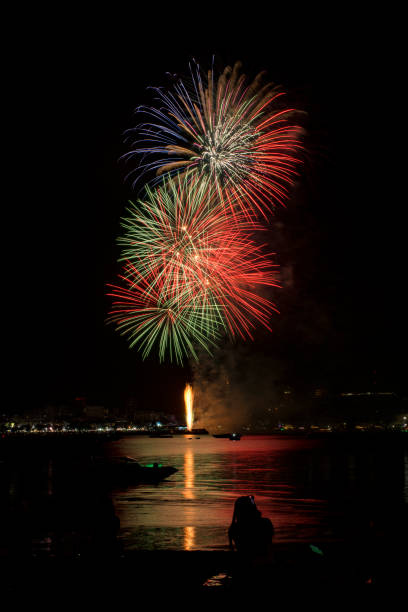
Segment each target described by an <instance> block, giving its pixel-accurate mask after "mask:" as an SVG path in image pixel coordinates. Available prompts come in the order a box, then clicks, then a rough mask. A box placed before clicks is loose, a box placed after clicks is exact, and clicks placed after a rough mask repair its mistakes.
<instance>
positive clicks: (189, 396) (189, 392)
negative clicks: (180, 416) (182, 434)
mask: <svg viewBox="0 0 408 612" xmlns="http://www.w3.org/2000/svg"><path fill="white" fill-rule="evenodd" d="M184 403H185V406H186V424H187V429H188V430H189V431H191V430H192V429H193V421H194V412H193V403H194V393H193V388H192V386H191V385H186V388H185V389H184Z"/></svg>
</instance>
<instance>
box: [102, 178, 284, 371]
mask: <svg viewBox="0 0 408 612" xmlns="http://www.w3.org/2000/svg"><path fill="white" fill-rule="evenodd" d="M128 213H129V216H128V217H127V218H126V219H124V220H123V223H122V225H123V227H124V230H125V232H124V235H123V236H122V237H121V238H120V239H119V243H120V244H121V245H122V247H123V248H122V254H121V258H120V260H121V261H124V262H126V265H125V271H124V274H123V275H122V277H121V278H122V282H123V281H124V282H125V284H126V289H123V288H121V287H118V286H113V287H112V289H113V291H112V293H110V295H111V296H112V297H113V298H114V306H113V310H112V312H111V313H110V315H111V318H110V320H111V321H113V322H115V323H116V324H117V326H118V328H119V330H120V331H121V332H122V333H126V334H128V335H129V336H130V339H131V345H132V346H133V345H134V344H138V345H139V347H140V348H141V350H142V352H143V356H146V355H147V354H148V353H149V352H150V351H151V350H152V348H153V347H154V346H155V345H156V344H158V346H159V356H160V359H161V360H163V359H164V358H165V357H166V356H169V357H170V359H173V358H175V359H176V361H178V362H180V361H182V356H183V355H184V356H193V357H195V358H196V352H195V351H194V348H193V345H194V342H196V343H198V344H199V345H201V346H202V347H204V348H205V349H206V350H207V351H210V349H211V346H212V345H214V343H215V342H216V341H217V340H219V338H220V337H221V335H222V334H223V333H225V332H226V333H228V334H229V335H231V336H232V337H234V336H235V335H239V336H241V337H243V338H246V337H249V338H252V334H251V330H252V329H253V328H254V327H255V323H256V322H259V323H261V324H262V325H264V326H266V327H268V329H269V324H268V321H269V318H270V314H271V312H272V311H273V310H276V308H275V306H274V304H273V303H272V302H270V301H269V300H268V299H266V298H264V297H262V296H260V295H258V292H257V290H255V289H256V288H259V287H260V286H278V281H277V278H276V265H275V264H274V263H273V260H272V255H273V254H270V253H267V252H266V251H265V247H264V245H260V244H259V243H258V242H257V241H255V240H254V239H253V238H252V236H251V233H250V232H249V230H251V232H254V230H259V231H260V230H261V229H262V228H261V226H260V225H259V224H258V225H257V224H254V223H248V222H247V221H246V220H245V217H244V216H243V215H238V216H237V215H232V213H230V214H226V212H225V210H224V209H223V207H222V205H221V204H220V203H219V201H218V200H217V197H216V192H215V191H214V189H210V188H208V186H206V187H205V186H204V185H203V183H202V182H200V181H194V182H192V181H191V180H187V179H186V178H184V179H181V178H177V179H176V180H169V181H167V182H166V183H165V184H164V185H162V186H160V187H158V188H156V189H153V190H152V189H149V188H147V190H146V197H145V199H144V200H143V201H139V202H138V203H137V204H132V203H131V207H130V208H128ZM241 217H242V218H241Z"/></svg>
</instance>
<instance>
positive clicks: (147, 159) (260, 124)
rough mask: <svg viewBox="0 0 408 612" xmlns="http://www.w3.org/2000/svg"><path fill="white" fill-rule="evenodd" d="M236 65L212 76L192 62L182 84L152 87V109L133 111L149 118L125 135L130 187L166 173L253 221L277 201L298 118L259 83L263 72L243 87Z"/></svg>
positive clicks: (297, 155)
mask: <svg viewBox="0 0 408 612" xmlns="http://www.w3.org/2000/svg"><path fill="white" fill-rule="evenodd" d="M241 66H242V64H241V62H236V63H235V65H234V67H233V68H231V67H230V66H227V67H226V68H225V70H224V71H223V73H222V74H221V75H220V76H219V77H218V78H216V75H215V74H214V71H213V70H209V71H208V73H207V75H205V76H204V75H203V74H202V72H201V70H200V68H199V66H198V65H196V64H194V65H193V66H191V67H190V69H191V76H190V78H189V79H187V80H186V81H185V82H184V81H183V80H181V79H179V80H178V81H177V82H176V83H175V84H174V85H173V87H172V88H171V89H170V90H169V91H167V90H164V89H162V88H154V89H155V91H156V93H157V96H158V101H159V105H158V106H157V107H156V108H154V107H147V106H141V107H139V108H138V109H137V111H138V112H139V113H142V114H145V115H147V117H148V119H149V120H148V121H145V122H143V123H140V124H138V125H137V126H136V127H135V128H134V129H133V130H129V131H128V132H127V141H128V142H129V143H130V149H131V150H130V151H129V152H128V153H127V154H126V155H125V156H124V157H125V158H126V159H133V158H135V157H139V158H140V161H139V164H138V166H137V167H136V168H134V169H133V170H132V171H131V172H130V173H129V174H130V175H131V176H134V175H136V179H135V181H134V184H135V183H137V181H138V180H140V178H142V177H143V176H145V174H147V175H148V176H149V175H151V174H152V172H155V173H156V179H155V180H154V181H153V183H156V184H157V183H158V182H160V181H161V180H163V178H162V177H164V176H165V175H166V174H167V173H170V175H171V176H175V175H179V176H180V175H181V176H187V177H191V176H192V177H195V178H199V179H200V180H203V181H204V182H206V181H211V183H212V184H213V185H215V186H216V188H217V191H218V197H219V199H220V201H221V202H222V203H223V205H224V206H225V207H228V208H231V209H232V210H234V211H235V210H237V209H238V210H241V211H242V212H244V214H245V215H246V216H248V217H253V216H254V217H255V218H256V217H257V216H259V215H262V216H263V217H265V218H266V217H267V215H268V213H270V212H271V211H272V210H273V208H274V207H275V206H276V205H284V204H285V201H286V199H287V198H288V191H289V188H290V186H291V185H292V184H293V181H294V179H295V178H296V176H297V175H298V169H297V168H298V166H299V164H300V162H301V155H302V144H301V138H302V133H303V130H302V128H301V127H300V125H299V124H298V123H297V121H296V119H298V118H299V117H300V115H301V113H300V111H298V110H296V109H294V108H290V107H286V106H285V103H284V99H285V97H284V96H285V94H284V92H283V91H281V89H280V88H279V87H277V86H275V85H274V84H273V83H266V84H265V85H262V82H263V77H264V72H260V73H259V74H258V75H257V76H256V77H255V79H254V80H253V81H252V83H250V84H249V85H247V84H246V77H245V75H244V74H241V73H240V72H241Z"/></svg>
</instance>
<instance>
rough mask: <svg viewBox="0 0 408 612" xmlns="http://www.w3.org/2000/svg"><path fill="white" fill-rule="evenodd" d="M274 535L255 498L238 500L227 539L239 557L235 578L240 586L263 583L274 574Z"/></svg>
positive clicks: (250, 496)
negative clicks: (272, 566)
mask: <svg viewBox="0 0 408 612" xmlns="http://www.w3.org/2000/svg"><path fill="white" fill-rule="evenodd" d="M273 533H274V528H273V525H272V522H271V521H270V520H269V519H268V518H264V517H262V515H261V513H260V511H259V510H258V508H257V507H256V504H255V500H254V497H253V495H246V496H244V497H238V499H237V500H236V502H235V506H234V514H233V516H232V522H231V525H230V528H229V529H228V537H229V542H230V546H231V548H232V549H234V548H236V550H237V552H238V555H239V558H238V564H237V566H236V568H235V571H234V577H235V578H237V579H238V581H239V583H240V586H247V585H248V583H249V584H252V583H254V582H258V583H259V582H261V583H262V582H263V581H265V580H266V578H267V577H268V576H269V574H270V573H271V571H272V569H271V564H272V561H273V559H272V538H273Z"/></svg>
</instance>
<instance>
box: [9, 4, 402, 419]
mask: <svg viewBox="0 0 408 612" xmlns="http://www.w3.org/2000/svg"><path fill="white" fill-rule="evenodd" d="M179 10H180V12H181V13H182V9H181V8H180V9H179ZM380 17H381V16H379V15H378V16H376V18H375V20H373V19H372V18H370V19H368V17H367V16H365V15H359V16H358V18H357V16H356V15H353V18H351V17H350V18H344V19H343V20H341V19H340V18H336V19H334V17H333V18H330V19H329V18H327V21H326V22H325V23H323V24H322V25H321V24H320V25H318V23H317V21H313V20H311V21H313V23H312V25H309V23H308V22H307V21H303V20H302V19H301V18H300V17H299V20H298V22H297V23H296V25H295V24H294V23H293V20H290V21H288V20H285V21H284V22H282V23H283V24H284V25H282V28H280V27H279V17H278V15H276V14H273V15H272V14H270V15H268V14H264V15H261V19H260V20H259V21H258V20H255V19H254V20H253V21H252V20H251V19H250V18H249V17H248V16H246V15H241V16H239V15H234V17H233V20H232V19H230V18H229V17H228V16H227V15H225V16H222V17H219V19H218V18H217V19H215V18H214V16H212V17H211V18H210V17H209V16H208V15H206V17H205V20H204V19H203V21H202V22H201V23H200V24H197V22H196V20H197V17H194V16H191V23H187V22H188V21H189V18H188V16H187V15H185V18H184V19H185V21H183V20H182V19H180V18H179V16H178V14H172V13H171V12H170V13H169V16H166V15H163V14H160V15H156V16H155V20H154V17H153V15H140V14H137V13H134V15H132V16H127V15H121V16H115V18H114V19H112V20H110V19H109V16H107V15H105V18H104V19H103V23H102V20H100V19H99V17H97V16H93V18H92V19H89V20H88V19H87V20H86V22H85V20H82V19H79V18H76V17H75V16H73V15H71V16H64V17H63V16H55V22H54V24H53V25H51V26H50V27H48V26H46V25H45V22H43V21H42V18H41V16H39V15H36V21H35V27H33V28H31V27H30V26H29V25H28V23H27V24H26V25H25V28H24V30H23V29H22V28H20V27H18V28H17V31H16V36H15V38H14V40H13V45H12V46H11V47H10V58H11V61H10V63H9V68H8V75H7V76H8V77H9V81H10V86H9V88H8V91H9V92H10V98H11V102H12V113H11V117H12V119H10V123H11V125H12V130H13V131H14V128H13V126H15V127H17V126H18V128H19V129H18V134H19V135H18V136H17V135H15V137H14V138H15V141H16V148H17V152H16V153H15V154H14V160H13V161H14V163H15V167H16V176H15V179H14V188H13V192H12V196H9V197H8V198H7V200H8V201H6V202H4V203H3V206H5V208H6V209H7V211H8V210H10V211H11V220H10V221H8V222H7V223H8V226H7V225H6V224H5V225H3V232H4V234H5V236H6V238H7V239H8V241H9V245H10V246H9V247H8V249H7V251H6V257H7V259H6V262H5V263H4V268H6V272H7V274H6V276H7V277H8V275H9V274H10V277H11V282H10V284H9V287H8V291H7V294H6V295H7V297H6V299H5V303H6V311H7V315H6V317H5V318H4V319H3V321H4V325H5V328H6V329H5V332H7V333H8V332H9V331H10V330H11V329H12V330H13V332H12V337H11V342H10V344H8V345H7V349H6V346H5V347H4V351H5V355H6V358H7V362H8V365H9V367H10V366H11V367H10V375H8V376H7V377H6V379H5V383H4V392H5V402H4V407H5V409H6V410H7V409H10V410H12V411H14V410H15V411H18V410H22V409H23V408H27V406H29V405H31V404H32V405H37V404H41V403H45V402H47V401H53V402H63V401H69V400H70V399H72V397H75V396H78V395H84V396H86V397H87V398H89V401H92V402H98V403H106V404H114V403H115V402H120V401H123V399H126V398H127V397H129V396H134V397H137V398H138V399H139V401H140V406H143V407H145V408H148V407H149V405H150V404H149V400H148V396H149V389H151V387H152V386H153V387H154V393H155V394H156V395H155V400H154V402H153V404H154V407H156V408H158V407H162V408H164V409H167V410H169V411H170V412H171V411H175V410H177V407H178V405H179V403H180V401H181V396H180V394H181V391H182V388H183V386H184V383H185V381H186V380H187V379H188V378H189V376H190V372H189V369H188V367H186V368H184V369H183V368H180V367H177V366H175V365H173V366H171V365H159V364H158V362H157V361H156V359H155V358H154V357H152V358H150V359H148V360H147V361H146V362H144V363H143V361H142V360H141V358H140V357H139V356H138V353H137V352H136V351H134V350H133V351H130V350H129V349H128V348H127V344H126V340H125V339H124V338H122V337H121V336H119V334H117V333H116V332H115V331H114V328H113V327H112V326H106V324H105V318H106V314H107V310H108V308H109V301H108V300H107V299H106V298H105V292H106V288H105V286H106V283H109V282H115V275H116V273H117V272H118V266H117V264H116V258H117V256H118V253H119V251H118V248H117V246H116V238H117V236H118V234H119V231H120V228H119V220H120V217H121V215H122V214H123V213H124V208H125V205H126V202H127V200H128V199H130V198H132V197H133V198H134V197H135V194H134V193H133V192H132V189H131V185H130V183H129V182H128V183H125V182H124V176H125V174H126V167H125V166H124V164H123V163H120V162H119V161H118V160H119V158H120V156H121V155H123V154H124V153H125V152H126V146H125V145H124V144H123V132H124V130H125V129H127V128H129V127H132V126H134V125H135V123H136V119H135V117H134V115H133V110H134V108H135V107H136V106H137V105H139V104H143V103H149V101H150V100H151V93H149V91H147V90H146V88H147V87H148V86H150V85H165V84H166V82H167V81H166V75H165V73H166V72H172V73H180V74H186V73H187V71H188V61H189V59H190V58H192V57H195V58H196V59H198V60H199V61H200V63H201V64H202V65H203V66H205V67H206V66H207V65H208V64H209V63H210V61H211V56H212V55H213V54H215V56H216V59H217V63H218V65H219V66H223V65H225V64H227V63H231V62H234V61H235V60H236V59H240V60H241V61H242V62H243V64H244V69H245V71H246V73H247V74H248V75H250V76H255V74H256V73H257V72H258V71H259V70H261V69H267V70H268V76H269V77H270V79H271V80H273V81H275V82H277V83H281V84H283V85H284V86H285V87H286V89H288V90H289V91H291V99H292V100H294V101H295V103H296V104H297V105H298V106H300V107H301V108H303V109H304V110H306V111H307V112H308V115H309V119H308V137H307V143H308V146H309V151H308V159H307V163H306V165H305V172H304V175H303V177H302V178H301V180H300V181H299V184H298V185H297V186H296V188H295V189H294V192H293V198H292V201H291V202H289V203H288V207H287V209H286V210H284V209H282V210H279V211H277V213H276V217H275V220H274V221H273V224H274V229H273V231H272V235H271V240H273V241H274V242H273V244H274V245H276V250H277V252H278V254H279V263H280V265H281V266H282V270H283V272H285V274H287V272H288V270H290V273H291V276H292V282H291V283H290V286H288V287H287V288H286V289H282V290H280V291H279V292H278V293H276V294H275V295H274V298H275V301H276V302H277V303H278V305H279V307H280V310H281V315H280V316H279V317H277V318H276V319H275V321H273V328H274V333H273V334H272V335H268V336H266V335H265V334H264V333H263V332H261V331H260V332H259V334H258V336H257V338H256V341H255V342H254V344H253V346H252V347H251V351H253V352H254V355H257V356H259V355H262V354H264V353H265V354H268V355H273V356H275V357H276V358H277V359H278V358H281V359H282V360H284V361H285V363H287V364H290V367H287V368H286V369H285V377H286V378H285V380H284V381H283V382H284V383H285V384H292V385H294V386H296V384H306V385H308V384H310V385H311V386H313V385H315V386H316V385H318V384H322V385H326V386H329V387H333V388H338V389H341V388H343V389H350V388H352V389H358V388H360V389H363V390H364V389H365V388H366V387H367V385H369V384H371V383H372V381H373V379H375V381H376V384H377V388H380V387H381V389H384V390H397V391H402V392H404V391H405V390H406V381H405V363H404V362H405V359H404V357H405V351H406V322H405V321H406V301H405V298H404V290H405V281H406V268H405V261H406V256H405V250H406V226H405V224H404V212H405V207H406V203H405V200H406V195H405V189H404V190H403V189H402V182H403V181H404V179H405V169H404V168H403V167H402V165H403V157H402V154H401V152H402V149H403V147H402V141H403V136H402V134H401V133H400V132H401V124H403V122H404V116H405V108H404V107H403V105H404V99H403V97H402V80H403V72H402V66H401V64H402V59H401V58H402V55H401V49H400V48H399V44H400V43H399V42H398V40H399V39H398V36H397V35H395V36H393V37H392V42H391V43H390V40H389V39H387V42H386V41H385V34H386V33H391V34H392V32H393V29H392V28H393V24H390V23H387V20H386V19H381V18H380ZM28 21H29V20H28ZM343 21H344V23H343ZM260 23H261V24H262V25H260ZM390 45H391V46H390ZM17 49H19V54H18V57H17ZM5 121H6V122H7V118H5ZM9 198H10V199H9ZM374 372H375V374H374Z"/></svg>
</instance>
